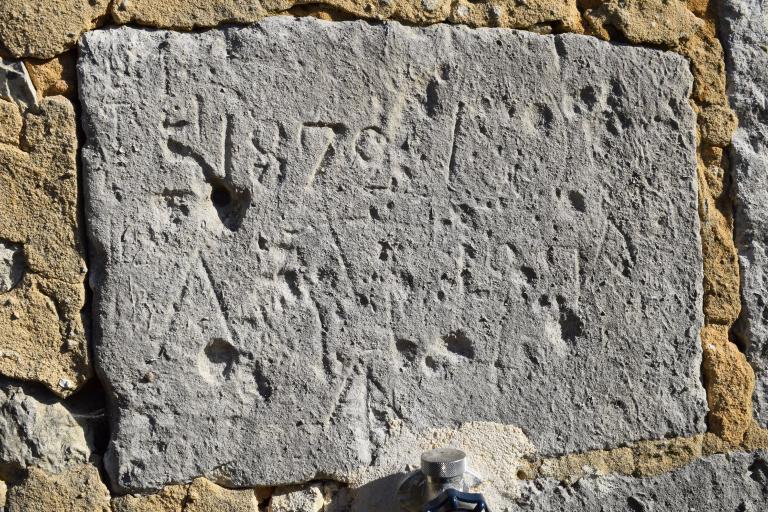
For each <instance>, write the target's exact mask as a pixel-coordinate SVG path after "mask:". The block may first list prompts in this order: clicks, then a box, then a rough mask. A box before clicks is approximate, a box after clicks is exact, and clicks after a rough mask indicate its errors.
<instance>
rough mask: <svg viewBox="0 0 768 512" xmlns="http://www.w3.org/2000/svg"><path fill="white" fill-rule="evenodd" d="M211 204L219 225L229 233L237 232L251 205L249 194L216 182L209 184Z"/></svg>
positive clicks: (246, 191)
mask: <svg viewBox="0 0 768 512" xmlns="http://www.w3.org/2000/svg"><path fill="white" fill-rule="evenodd" d="M211 203H212V204H213V207H214V208H215V209H216V214H217V215H218V217H219V220H221V223H222V224H224V226H225V227H226V228H227V229H229V230H230V231H237V230H238V229H239V228H240V225H241V224H242V223H243V219H244V218H245V213H246V211H247V210H248V207H249V206H250V204H251V194H250V192H248V190H240V189H237V188H236V187H233V186H231V185H230V184H229V183H226V182H224V181H221V180H217V181H214V182H213V183H211Z"/></svg>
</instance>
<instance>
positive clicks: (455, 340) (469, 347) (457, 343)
mask: <svg viewBox="0 0 768 512" xmlns="http://www.w3.org/2000/svg"><path fill="white" fill-rule="evenodd" d="M443 342H444V343H445V348H446V349H448V352H451V353H453V354H456V355H457V356H461V357H466V358H467V359H474V357H475V346H474V343H472V340H471V339H469V337H468V336H467V334H466V333H465V332H464V331H460V330H459V331H453V332H451V333H450V334H448V335H447V336H445V337H444V338H443Z"/></svg>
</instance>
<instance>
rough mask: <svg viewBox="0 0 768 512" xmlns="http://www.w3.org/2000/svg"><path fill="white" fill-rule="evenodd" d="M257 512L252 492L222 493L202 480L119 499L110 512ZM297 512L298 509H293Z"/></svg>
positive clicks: (257, 507) (208, 482) (231, 490)
mask: <svg viewBox="0 0 768 512" xmlns="http://www.w3.org/2000/svg"><path fill="white" fill-rule="evenodd" d="M214 510H215V511H217V512H258V510H259V506H258V501H257V499H256V493H255V492H254V491H253V489H225V488H223V487H220V486H218V485H216V484H214V483H212V482H210V481H208V480H206V479H205V478H196V479H195V480H194V481H193V482H192V483H191V484H189V485H171V486H168V487H165V488H163V489H162V490H161V491H160V492H158V493H156V494H149V495H145V496H141V495H137V496H130V495H128V496H121V497H119V498H115V499H113V500H112V512H209V511H214ZM295 510H301V509H295Z"/></svg>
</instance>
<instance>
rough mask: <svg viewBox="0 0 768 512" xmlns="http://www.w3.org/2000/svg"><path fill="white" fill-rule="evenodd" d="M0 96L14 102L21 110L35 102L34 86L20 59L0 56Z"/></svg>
mask: <svg viewBox="0 0 768 512" xmlns="http://www.w3.org/2000/svg"><path fill="white" fill-rule="evenodd" d="M0 98H3V99H6V100H10V101H13V102H15V103H16V104H18V105H19V107H20V108H21V110H25V109H26V108H27V107H29V106H32V105H34V104H35V103H37V93H36V92H35V86H34V85H32V80H31V79H30V78H29V74H28V73H27V68H26V67H25V66H24V63H23V62H22V61H20V60H13V59H5V58H3V57H0Z"/></svg>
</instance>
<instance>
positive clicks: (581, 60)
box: [79, 18, 705, 489]
mask: <svg viewBox="0 0 768 512" xmlns="http://www.w3.org/2000/svg"><path fill="white" fill-rule="evenodd" d="M81 52H82V55H81V59H80V63H79V74H80V94H81V100H82V104H83V112H84V119H85V121H84V128H85V131H86V135H87V143H86V147H85V149H84V150H83V162H84V167H85V169H84V171H85V176H84V179H85V188H86V215H87V219H88V226H89V228H88V229H89V233H90V241H91V262H92V266H93V268H94V270H93V271H92V274H91V285H92V288H93V291H94V299H95V303H94V313H95V318H96V323H95V337H96V358H97V367H98V371H99V372H100V373H101V375H102V377H103V379H104V381H105V382H106V383H107V386H108V391H109V393H110V394H111V397H112V407H113V410H112V414H113V417H114V420H115V425H114V428H113V438H112V442H111V445H110V449H109V457H108V468H109V471H110V472H111V475H112V477H113V478H114V480H115V482H116V483H117V485H119V486H121V487H123V488H127V489H148V488H156V487H159V486H161V485H162V484H164V483H167V482H172V481H182V480H188V479H189V478H191V477H193V476H195V475H198V474H201V473H207V474H208V475H209V476H212V477H213V478H216V479H217V480H219V481H226V482H228V483H230V484H232V485H254V484H276V483H281V482H291V481H301V480H307V479H311V478H313V477H316V476H322V475H334V476H335V477H337V478H344V475H347V474H350V473H351V472H353V471H354V470H355V469H356V468H359V467H363V466H366V465H368V464H370V463H371V462H372V461H373V460H374V459H375V457H376V456H377V450H378V448H379V447H380V446H382V445H383V444H384V443H385V442H386V441H387V440H388V439H389V438H390V437H391V436H393V435H396V433H397V432H399V431H402V430H403V429H407V430H409V431H412V432H426V431H428V429H430V428H437V427H452V426H455V425H458V423H459V422H464V421H481V420H482V421H494V422H500V423H505V424H515V425H518V426H520V427H522V428H523V429H524V431H525V432H526V434H527V435H528V436H529V437H530V438H531V440H532V441H533V442H534V444H535V445H536V447H537V449H539V450H540V451H541V452H542V453H545V454H555V453H562V452H567V451H573V450H586V449H591V448H600V447H603V446H605V445H610V446H615V445H618V444H620V443H625V442H628V441H632V440H637V439H646V438H660V437H665V436H678V435H690V434H693V433H695V432H700V431H702V430H703V428H704V414H705V402H704V394H703V390H702V388H701V385H700V382H699V363H700V347H699V340H698V331H699V327H700V324H701V304H700V302H701V289H700V288H701V280H702V276H701V256H700V249H699V238H698V232H699V227H698V220H697V219H698V217H697V213H696V190H695V158H694V115H693V113H692V111H691V109H690V107H689V104H688V95H689V92H690V87H691V76H690V73H689V71H688V63H687V62H686V61H685V60H684V59H682V58H680V57H678V56H676V55H673V54H670V53H664V52H658V51H652V50H646V49H638V48H628V47H623V46H612V45H609V44H606V43H601V42H598V41H596V40H594V39H590V38H585V37H578V36H554V37H552V36H539V35H533V34H525V33H518V32H515V31H511V30H495V29H494V30H470V29H467V28H461V27H449V26H439V27H432V28H427V29H415V28H407V27H403V26H401V25H399V24H396V23H385V24H381V25H376V26H372V25H368V24H366V23H361V22H356V23H326V22H320V21H317V20H310V19H306V20H294V19H291V18H274V19H269V20H267V21H265V22H263V23H260V24H258V25H255V26H252V27H248V28H229V29H224V30H212V31H208V32H205V33H200V34H179V33H173V32H165V31H145V30H136V29H131V28H120V29H111V30H105V31H98V32H92V33H89V34H87V35H86V36H85V37H84V39H83V41H82V43H81ZM415 455H416V456H418V454H415ZM404 462H405V461H404Z"/></svg>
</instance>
